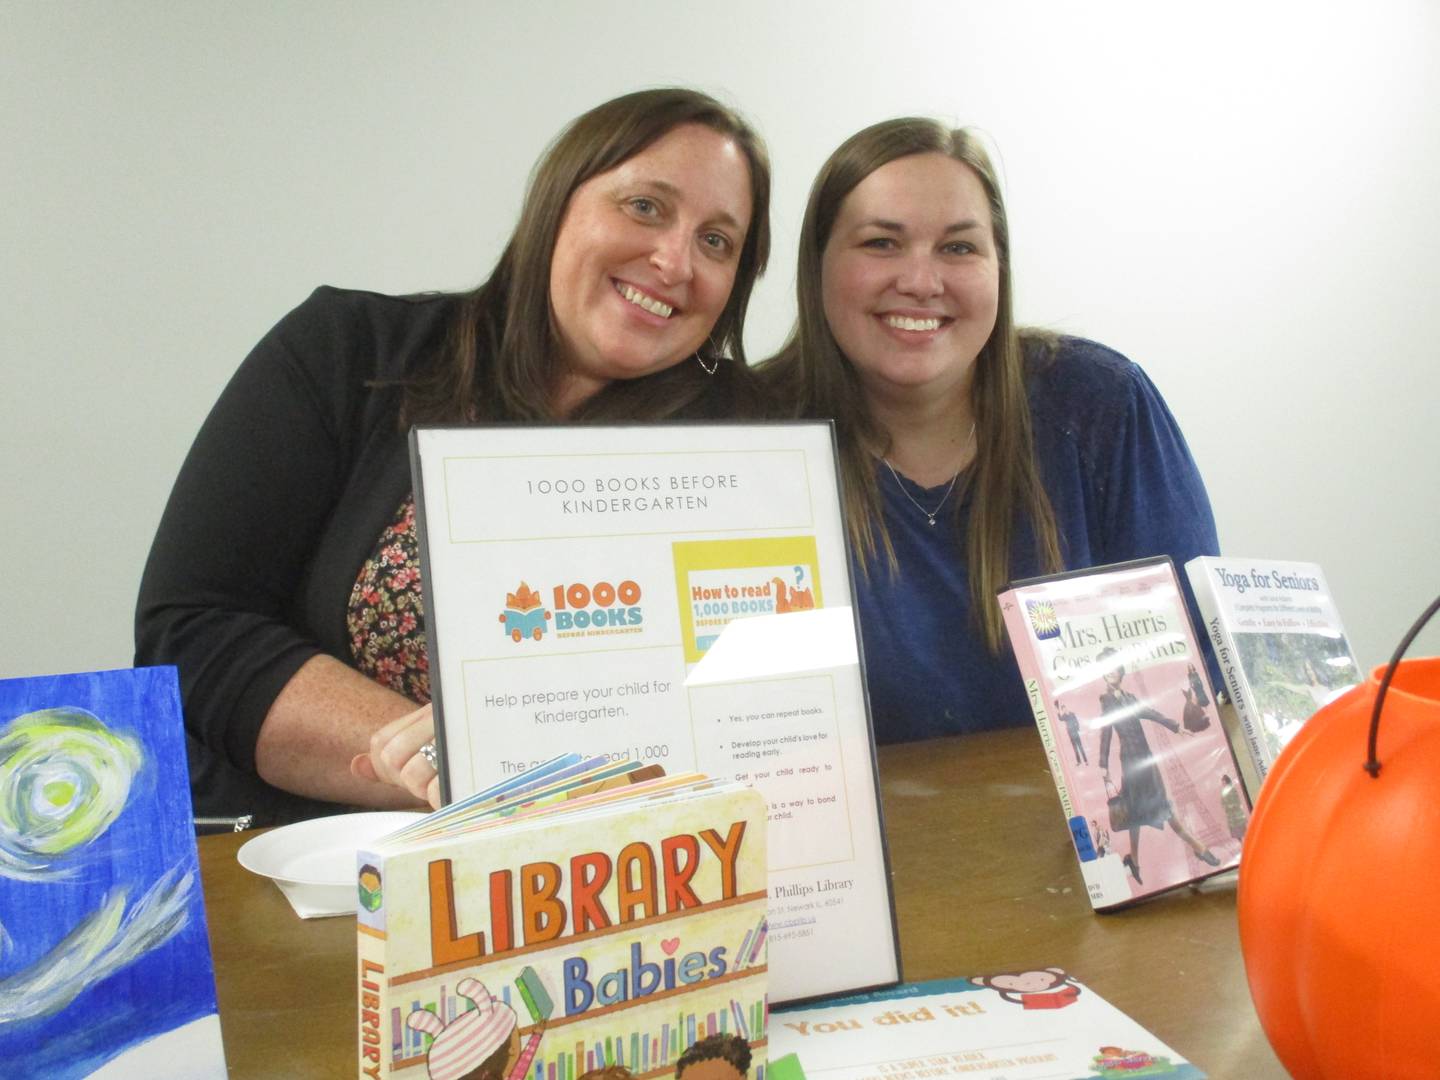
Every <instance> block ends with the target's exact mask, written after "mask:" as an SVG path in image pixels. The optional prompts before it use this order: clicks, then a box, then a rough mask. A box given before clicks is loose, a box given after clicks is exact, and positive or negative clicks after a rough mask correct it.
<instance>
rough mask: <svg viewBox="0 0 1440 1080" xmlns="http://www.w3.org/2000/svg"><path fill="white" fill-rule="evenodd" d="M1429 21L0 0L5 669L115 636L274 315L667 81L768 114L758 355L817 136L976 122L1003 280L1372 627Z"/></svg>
mask: <svg viewBox="0 0 1440 1080" xmlns="http://www.w3.org/2000/svg"><path fill="white" fill-rule="evenodd" d="M1437 60H1440V8H1437V7H1436V6H1435V5H1433V4H1431V3H1429V2H1427V0H1413V2H1408V3H1407V2H1373V0H1372V2H1369V3H1356V4H1353V5H1343V6H1342V5H1338V4H1337V5H1334V6H1325V5H1323V4H1315V3H1309V4H1293V5H1278V4H1273V5H1267V4H1262V3H1251V4H1229V3H1221V4H1210V5H1204V6H1198V5H1185V6H1183V8H1182V6H1180V5H1163V4H1154V3H1148V2H1147V3H1123V4H1121V3H1091V4H1072V3H1033V2H1013V0H1010V2H1005V3H999V2H995V3H963V4H962V3H945V4H940V3H935V4H924V3H916V2H908V0H884V2H879V0H824V2H811V0H804V2H800V0H792V2H789V3H775V2H764V0H731V2H729V3H726V4H720V3H715V2H713V0H710V2H670V3H665V4H641V5H635V4H629V5H619V6H617V5H614V4H605V3H593V2H559V3H534V4H528V5H522V4H519V3H479V2H475V3H458V2H452V3H425V4H406V5H400V4H393V3H388V2H384V3H382V2H375V0H370V2H360V3H356V2H350V0H344V2H341V0H324V2H321V0H316V2H309V3H302V2H284V0H275V2H271V3H247V4H228V5H219V4H204V3H181V2H173V3H163V2H159V0H152V2H149V3H140V2H137V3H131V4H99V3H79V2H58V0H57V2H54V3H39V2H26V3H20V2H14V0H0V449H3V465H0V595H3V597H4V604H3V608H0V674H4V675H19V674H39V673H44V672H53V671H68V670H78V669H86V668H98V667H109V666H123V665H125V664H128V662H129V658H130V617H131V610H132V605H133V602H134V595H135V591H136V587H137V585H138V582H139V576H140V571H141V567H142V565H143V563H144V559H145V555H146V552H147V550H148V546H149V541H150V537H151V535H152V533H153V530H154V528H155V524H156V522H157V520H158V518H159V515H160V511H161V509H162V507H163V505H164V500H165V498H166V495H167V494H168V491H169V487H170V484H171V482H172V480H173V478H174V475H175V472H176V470H177V469H178V467H179V465H180V462H181V459H182V457H183V456H184V454H185V451H186V449H187V447H188V446H189V443H190V440H191V438H192V437H193V436H194V433H195V431H196V430H197V428H198V427H199V424H200V422H201V420H202V419H203V418H204V415H205V413H206V411H207V410H208V408H209V407H210V405H211V403H212V402H213V400H214V399H215V397H216V395H217V394H218V393H219V391H220V389H221V387H222V386H223V385H224V383H225V381H226V379H227V378H228V377H229V375H230V373H231V372H232V371H233V369H234V368H235V366H236V365H237V364H238V363H239V361H240V359H241V357H242V356H243V355H244V354H245V352H246V351H247V350H248V349H249V347H250V346H251V345H252V344H253V343H254V342H255V341H256V340H257V339H258V338H259V337H260V335H261V334H262V333H264V331H265V330H266V329H267V328H268V327H269V326H270V325H271V324H273V323H274V322H275V321H276V320H277V319H278V318H279V317H280V315H281V314H283V313H284V312H285V311H287V310H288V309H289V308H290V307H292V306H293V305H294V304H296V303H297V302H299V301H300V300H301V299H302V298H303V297H304V296H305V295H306V294H307V293H308V292H309V291H310V290H311V288H313V287H314V286H315V285H316V284H318V283H322V282H326V283H331V284H337V285H353V286H362V287H367V288H372V289H378V290H382V291H392V292H408V291H417V290H421V289H433V288H442V289H444V288H459V287H467V286H470V285H472V284H474V283H476V282H478V281H479V280H480V279H481V278H483V276H484V275H485V273H486V271H487V270H488V268H489V266H490V264H491V262H492V261H493V259H494V257H495V256H496V254H497V253H498V251H499V248H500V245H501V243H502V241H503V239H504V237H505V236H506V235H507V233H508V230H509V229H510V227H511V225H512V223H513V220H514V216H515V213H516V210H517V208H518V205H519V200H520V193H521V190H522V186H523V182H524V179H525V177H526V175H527V173H528V171H529V169H530V166H531V164H532V163H533V161H534V160H535V158H536V156H537V155H538V153H539V152H540V150H541V149H542V147H543V146H544V145H545V144H546V143H547V142H548V141H549V139H550V138H551V137H552V136H553V134H554V133H555V132H556V131H557V130H558V129H559V127H560V126H561V125H562V124H563V123H564V122H565V121H567V120H568V119H570V118H571V117H573V116H574V115H576V114H577V113H579V112H581V111H583V110H584V109H586V108H588V107H589V106H591V105H593V104H596V103H598V102H599V101H601V100H603V99H605V98H607V97H610V96H613V95H615V94H617V93H621V92H624V91H627V90H631V89H635V88H638V87H641V86H646V85H654V84H659V83H670V82H682V83H688V84H692V85H696V86H699V87H702V88H704V89H707V90H710V91H712V92H715V93H717V94H719V95H720V96H722V97H724V98H726V99H727V100H730V101H731V102H733V103H735V104H737V105H739V106H740V107H741V108H742V109H743V110H745V111H746V112H747V113H748V115H749V116H750V117H751V118H752V119H753V120H754V121H755V122H756V124H757V125H758V126H759V128H760V129H761V130H762V131H763V133H764V134H765V136H766V137H767V139H768V140H769V142H770V146H771V150H772V153H773V158H774V164H775V183H776V193H775V201H774V223H775V236H776V257H775V259H774V262H773V266H772V269H771V272H770V274H769V275H768V277H767V278H766V279H765V281H764V282H763V283H762V285H761V288H760V290H759V292H758V294H757V298H756V301H755V303H754V305H753V307H752V311H753V319H752V323H751V326H750V333H749V343H750V348H751V350H752V352H753V354H754V355H756V356H760V355H765V354H766V353H767V352H768V351H770V350H771V349H772V348H773V347H774V346H776V345H778V344H779V343H780V341H781V340H782V338H783V336H784V334H785V332H786V330H787V329H788V327H789V324H790V319H791V289H792V285H793V268H794V256H793V249H794V244H795V236H796V230H797V227H798V223H799V218H800V212H801V208H802V206H803V203H804V197H805V193H806V189H807V188H808V185H809V182H810V179H811V177H812V176H813V174H814V172H815V170H816V168H817V167H818V166H819V164H820V162H821V161H822V160H823V159H824V157H825V156H826V155H827V154H828V153H829V151H830V150H831V149H832V148H833V147H834V146H835V145H836V144H838V143H839V141H840V140H841V139H843V138H844V137H845V136H847V135H849V134H850V133H851V132H852V131H855V130H857V129H858V128H860V127H862V126H864V125H865V124H868V123H870V122H872V121H875V120H878V119H882V118H885V117H888V116H893V115H899V114H908V113H928V114H933V115H938V116H942V117H946V118H950V119H953V120H955V121H958V122H961V123H968V124H975V125H977V126H980V127H982V128H984V129H985V130H987V131H988V132H989V133H990V135H991V136H992V138H993V139H994V141H995V142H996V143H997V144H998V146H999V148H1000V150H1001V153H1002V156H1003V164H1004V168H1005V173H1006V175H1007V178H1008V194H1009V201H1010V207H1011V217H1012V221H1013V224H1014V232H1015V238H1016V262H1017V273H1018V284H1019V308H1020V315H1021V317H1022V318H1023V319H1024V320H1026V321H1030V322H1035V323H1040V324H1046V325H1050V326H1053V327H1056V328H1058V329H1062V330H1065V331H1068V332H1073V333H1079V334H1085V335H1088V336H1090V337H1094V338H1097V339H1099V340H1102V341H1104V342H1106V343H1108V344H1110V345H1113V346H1115V347H1117V348H1119V349H1121V350H1122V351H1124V352H1126V353H1127V354H1129V355H1130V356H1132V357H1133V358H1135V359H1136V360H1138V361H1139V362H1140V363H1142V364H1143V365H1144V366H1145V368H1146V369H1147V370H1148V371H1149V372H1150V374H1151V376H1152V377H1153V378H1154V380H1155V382H1156V383H1157V384H1158V385H1159V387H1160V388H1161V390H1162V391H1163V393H1164V394H1165V395H1166V397H1167V399H1168V400H1169V402H1170V405H1171V407H1172V408H1173V410H1174V411H1175V413H1176V415H1177V416H1178V417H1179V419H1180V422H1181V425H1182V427H1183V428H1184V430H1185V431H1186V433H1187V435H1188V437H1189V439H1190V443H1191V446H1192V449H1193V450H1194V453H1195V456H1196V458H1197V460H1198V461H1199V463H1200V467H1201V470H1202V472H1203V474H1204V476H1205V478H1206V480H1207V482H1208V484H1209V487H1210V492H1211V497H1212V499H1213V501H1214V505H1215V512H1216V517H1217V519H1218V522H1219V527H1220V536H1221V543H1222V545H1223V547H1224V549H1225V551H1226V552H1227V553H1228V554H1232V555H1252V556H1258V557H1277V558H1295V559H1305V560H1313V561H1316V562H1319V563H1321V564H1322V565H1323V566H1324V567H1325V568H1326V570H1327V572H1328V575H1329V578H1330V582H1331V584H1332V587H1333V588H1334V591H1335V593H1336V595H1337V597H1338V600H1339V603H1340V607H1341V611H1342V613H1343V614H1344V616H1345V618H1346V621H1347V623H1348V626H1349V629H1350V632H1351V636H1352V638H1353V639H1354V644H1355V646H1356V649H1357V651H1358V652H1359V653H1360V656H1361V659H1362V661H1363V662H1366V663H1378V662H1381V661H1382V660H1383V659H1384V657H1385V656H1387V655H1388V653H1389V651H1390V649H1391V648H1392V647H1393V645H1394V644H1395V642H1396V641H1398V639H1399V637H1400V635H1401V634H1402V633H1403V631H1404V630H1405V628H1406V627H1408V625H1409V624H1410V622H1411V621H1412V620H1413V618H1414V617H1415V615H1417V614H1418V613H1419V611H1420V610H1421V609H1422V608H1423V607H1424V605H1425V604H1426V602H1427V601H1428V600H1429V599H1430V598H1432V597H1433V596H1434V595H1435V593H1436V592H1437V591H1440V539H1437V537H1440V490H1437V488H1440V484H1437V476H1436V472H1437V464H1440V432H1437V426H1436V424H1435V422H1434V417H1435V415H1436V412H1437V408H1436V402H1437V390H1440V377H1437V374H1436V369H1437V366H1440V304H1437V303H1436V302H1435V297H1436V296H1437V295H1440V75H1437V69H1440V64H1437ZM1420 650H1423V651H1427V652H1432V653H1433V652H1440V628H1435V629H1432V630H1431V631H1430V632H1429V633H1428V634H1427V635H1426V637H1425V638H1424V639H1422V642H1421V643H1420V647H1419V650H1417V651H1420Z"/></svg>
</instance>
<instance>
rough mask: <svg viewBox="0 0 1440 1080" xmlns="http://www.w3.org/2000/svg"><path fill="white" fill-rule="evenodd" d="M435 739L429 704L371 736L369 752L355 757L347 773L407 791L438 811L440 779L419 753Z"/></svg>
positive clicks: (432, 717)
mask: <svg viewBox="0 0 1440 1080" xmlns="http://www.w3.org/2000/svg"><path fill="white" fill-rule="evenodd" d="M434 740H435V719H434V716H433V715H432V713H431V711H430V706H429V705H422V706H421V707H420V708H418V709H416V710H415V711H414V712H411V713H406V714H405V715H404V716H401V717H397V718H396V719H394V720H391V721H390V722H389V723H388V724H386V725H385V726H384V727H382V728H379V729H377V730H376V732H375V734H373V735H371V736H370V751H369V753H365V754H356V755H355V758H354V760H352V761H351V762H350V771H351V772H352V773H354V774H355V775H356V776H358V777H361V778H362V779H365V780H378V781H380V782H381V783H384V784H391V785H393V786H395V787H398V788H403V789H404V790H406V791H408V792H410V794H412V795H414V796H415V797H416V798H417V799H423V800H425V801H426V802H428V803H429V804H430V805H431V806H433V807H434V808H436V809H437V810H438V809H439V808H440V776H439V774H438V773H436V771H435V769H434V768H433V767H432V766H431V764H430V762H428V761H426V760H425V755H424V754H422V753H420V748H421V747H422V746H424V745H425V744H426V743H430V742H434Z"/></svg>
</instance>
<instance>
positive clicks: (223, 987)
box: [200, 730, 1286, 1080]
mask: <svg viewBox="0 0 1440 1080" xmlns="http://www.w3.org/2000/svg"><path fill="white" fill-rule="evenodd" d="M880 775H881V788H882V791H883V795H884V803H885V826H886V832H887V834H888V835H889V838H890V858H891V869H892V871H893V873H894V878H895V905H896V910H897V915H898V918H899V921H900V943H901V950H902V956H903V962H904V967H905V977H906V979H908V980H911V981H919V980H923V979H938V978H943V977H948V976H957V975H980V974H986V973H991V972H996V971H1011V970H1021V969H1026V968H1035V967H1049V966H1058V967H1063V968H1065V969H1066V970H1067V971H1069V972H1070V973H1071V974H1073V975H1074V976H1075V977H1076V978H1078V979H1080V980H1081V981H1082V982H1084V983H1086V984H1087V985H1089V986H1091V987H1092V988H1093V989H1095V990H1096V991H1097V992H1099V993H1100V994H1101V995H1102V996H1103V997H1105V998H1106V999H1107V1000H1109V1001H1110V1002H1111V1003H1112V1004H1114V1005H1116V1006H1118V1007H1119V1008H1121V1009H1123V1010H1124V1011H1125V1012H1127V1013H1129V1014H1130V1015H1131V1016H1133V1017H1135V1019H1136V1020H1138V1021H1139V1022H1140V1023H1141V1024H1143V1025H1144V1026H1145V1027H1147V1028H1149V1029H1150V1030H1152V1031H1154V1032H1155V1033H1156V1034H1157V1035H1159V1036H1160V1037H1161V1038H1162V1039H1164V1040H1165V1041H1166V1042H1167V1043H1169V1044H1170V1045H1171V1046H1173V1047H1174V1048H1175V1049H1176V1050H1178V1051H1179V1052H1180V1053H1181V1054H1183V1055H1185V1056H1186V1057H1187V1058H1189V1059H1190V1060H1191V1061H1193V1062H1195V1064H1197V1065H1198V1066H1199V1067H1200V1068H1202V1069H1204V1070H1205V1071H1206V1072H1208V1073H1209V1074H1210V1075H1211V1076H1213V1077H1216V1078H1219V1080H1228V1078H1235V1077H1239V1078H1244V1080H1264V1078H1266V1077H1284V1076H1285V1075H1286V1074H1285V1071H1284V1070H1283V1069H1282V1068H1281V1066H1280V1063H1279V1062H1278V1061H1277V1060H1276V1058H1275V1055H1274V1054H1273V1053H1272V1052H1271V1050H1270V1047H1269V1045H1268V1044H1267V1043H1266V1041H1265V1037H1264V1035H1263V1034H1262V1033H1261V1031H1260V1025H1259V1022H1258V1021H1257V1020H1256V1017H1255V1011H1254V1008H1253V1007H1252V1006H1251V1003H1250V995H1249V992H1248V990H1247V989H1246V985H1245V972H1244V967H1243V965H1242V963H1241V959H1240V951H1239V944H1238V939H1237V934H1236V925H1235V875H1234V874H1227V875H1224V876H1222V877H1220V878H1217V879H1213V880H1212V881H1210V882H1207V883H1205V884H1204V885H1203V886H1201V887H1199V888H1197V889H1185V890H1181V891H1179V892H1175V893H1171V894H1169V895H1166V896H1161V897H1157V898H1155V899H1153V900H1150V901H1148V902H1146V903H1143V904H1141V905H1139V906H1137V907H1134V908H1130V909H1128V910H1125V911H1122V912H1118V913H1115V914H1110V915H1096V914H1094V913H1093V912H1092V911H1091V910H1090V904H1089V901H1087V900H1086V898H1085V894H1084V890H1083V887H1082V884H1081V880H1080V871H1079V869H1078V867H1077V866H1076V863H1075V856H1074V852H1073V850H1072V849H1071V847H1070V840H1069V835H1068V833H1067V831H1066V829H1065V826H1064V823H1063V821H1062V820H1061V816H1060V804H1059V801H1058V799H1057V798H1056V796H1055V788H1054V785H1053V784H1052V783H1051V781H1050V773H1049V771H1048V769H1047V768H1046V765H1045V759H1044V755H1043V754H1042V752H1041V748H1040V740H1039V737H1038V736H1037V735H1036V733H1035V732H1034V731H1033V730H1023V731H1011V732H1003V733H999V734H994V735H982V736H968V737H963V738H953V739H941V740H936V741H932V742H925V743H911V744H909V745H906V746H890V747H885V748H883V749H882V750H881V751H880ZM245 839H247V837H246V835H245V834H239V835H228V836H211V837H205V838H204V839H202V840H201V841H200V866H201V873H202V874H203V877H204V882H205V900H206V905H207V912H208V915H209V922H210V942H211V946H212V949H213V951H214V956H215V973H216V981H217V983H218V989H219V998H220V1021H221V1025H222V1028H223V1030H224V1035H225V1056H226V1058H227V1060H228V1062H229V1065H230V1075H231V1076H232V1077H235V1078H237V1080H240V1078H246V1077H257V1078H258V1077H266V1078H269V1077H277V1076H284V1077H330V1076H336V1077H340V1076H352V1075H354V1061H355V1029H356V1016H355V976H354V971H353V966H354V960H355V921H354V919H347V918H335V919H311V920H308V921H304V920H301V919H298V918H296V916H295V914H294V913H293V912H292V911H291V910H290V906H289V905H288V904H287V903H286V902H285V899H284V897H282V896H281V895H280V892H279V890H278V889H276V888H275V886H274V885H272V884H271V883H270V882H268V881H266V880H265V879H263V878H259V877H255V876H254V875H252V874H250V873H248V872H247V871H245V870H243V869H242V868H241V867H240V866H239V864H238V863H236V861H235V852H236V850H237V849H238V848H239V846H240V844H241V843H242V842H243V841H244V840H245ZM877 932H880V931H879V930H877Z"/></svg>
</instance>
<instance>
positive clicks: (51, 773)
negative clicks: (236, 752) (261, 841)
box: [0, 668, 225, 1080]
mask: <svg viewBox="0 0 1440 1080" xmlns="http://www.w3.org/2000/svg"><path fill="white" fill-rule="evenodd" d="M177 1067H179V1068H181V1069H182V1070H183V1075H185V1076H195V1077H208V1076H217V1077H219V1076H224V1075H225V1062H224V1055H223V1052H222V1050H221V1045H220V1022H219V1017H218V1015H217V1013H216V1007H215V976H214V971H213V969H212V967H211V963H210V944H209V940H208V938H207V935H206V931H205V909H204V903H203V898H202V895H201V891H200V869H199V861H198V858H197V855H196V850H195V834H194V826H193V824H192V819H191V816H190V785H189V775H188V770H187V767H186V763H185V729H184V724H183V721H182V719H181V713H180V692H179V686H178V684H177V682H176V677H175V670H174V668H139V669H136V670H133V671H132V670H123V671H100V672H87V673H85V674H79V675H57V676H53V677H42V678H32V679H5V680H0V1074H3V1075H4V1076H6V1077H45V1078H46V1080H59V1078H70V1077H74V1078H77V1080H78V1078H80V1077H87V1076H91V1075H93V1074H95V1073H96V1072H101V1073H102V1074H103V1075H104V1076H106V1077H117V1078H125V1077H160V1076H171V1075H181V1074H182V1073H176V1072H175V1070H176V1068H177Z"/></svg>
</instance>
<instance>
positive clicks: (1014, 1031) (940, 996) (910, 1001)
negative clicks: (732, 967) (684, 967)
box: [769, 967, 1205, 1080]
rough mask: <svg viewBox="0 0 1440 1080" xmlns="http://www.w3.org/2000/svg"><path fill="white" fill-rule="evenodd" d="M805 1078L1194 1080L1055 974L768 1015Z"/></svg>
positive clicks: (1133, 1026)
mask: <svg viewBox="0 0 1440 1080" xmlns="http://www.w3.org/2000/svg"><path fill="white" fill-rule="evenodd" d="M788 1054H795V1055H797V1056H798V1057H799V1059H800V1066H801V1068H803V1069H804V1072H805V1077H806V1080H950V1078H954V1080H1127V1078H1130V1077H1142V1076H1143V1077H1165V1078H1166V1080H1204V1078H1205V1074H1204V1073H1203V1072H1201V1071H1200V1070H1199V1069H1197V1068H1196V1067H1195V1066H1194V1065H1192V1064H1190V1063H1189V1062H1188V1061H1186V1060H1185V1059H1184V1058H1183V1057H1181V1056H1180V1055H1179V1054H1177V1053H1176V1052H1175V1051H1174V1050H1172V1049H1170V1047H1168V1046H1166V1045H1165V1044H1164V1043H1163V1042H1161V1041H1160V1040H1159V1039H1157V1038H1156V1037H1155V1036H1154V1035H1152V1034H1151V1033H1150V1032H1148V1031H1146V1030H1145V1029H1144V1028H1143V1027H1141V1026H1140V1025H1139V1024H1137V1023H1136V1022H1135V1021H1134V1020H1132V1019H1131V1018H1130V1017H1128V1016H1126V1015H1125V1014H1124V1013H1122V1012H1121V1011H1120V1010H1119V1009H1117V1008H1115V1006H1113V1005H1111V1004H1110V1003H1109V1002H1107V1001H1105V1000H1104V999H1103V998H1101V997H1099V996H1098V995H1097V994H1096V993H1095V991H1093V990H1091V989H1090V988H1089V987H1087V986H1085V985H1083V984H1082V983H1080V982H1078V981H1076V980H1075V979H1074V978H1072V977H1071V976H1070V975H1069V974H1067V973H1066V972H1065V971H1064V970H1062V969H1060V968H1054V967H1051V968H1037V969H1035V970H1031V971H1010V972H1005V973H1003V974H997V975H988V976H983V977H979V978H971V979H943V980H939V981H936V982H928V983H911V984H907V985H905V986H900V987H896V988H894V989H892V990H884V991H881V992H879V993H875V994H864V995H858V996H856V997H852V998H846V999H844V1000H842V1001H831V1002H826V1003H824V1004H822V1005H817V1006H814V1007H812V1008H801V1009H786V1010H782V1011H778V1012H774V1013H772V1014H771V1016H770V1046H769V1055H770V1060H771V1061H776V1060H778V1059H780V1058H783V1057H785V1056H786V1055H788Z"/></svg>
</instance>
